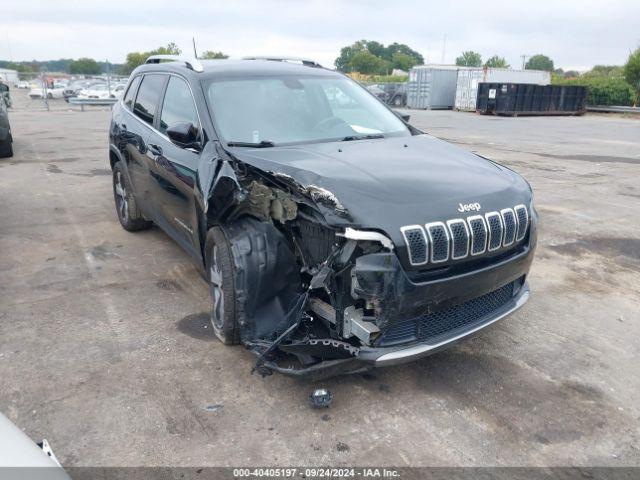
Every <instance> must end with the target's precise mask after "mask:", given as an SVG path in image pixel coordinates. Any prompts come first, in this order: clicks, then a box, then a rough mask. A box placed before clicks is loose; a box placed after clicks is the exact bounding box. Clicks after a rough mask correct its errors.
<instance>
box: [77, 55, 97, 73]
mask: <svg viewBox="0 0 640 480" xmlns="http://www.w3.org/2000/svg"><path fill="white" fill-rule="evenodd" d="M101 70H102V69H101V68H100V64H99V63H98V62H96V61H95V60H94V59H93V58H86V57H85V58H79V59H78V60H73V61H72V62H71V63H70V64H69V73H72V74H80V75H97V74H99V73H100V72H101Z"/></svg>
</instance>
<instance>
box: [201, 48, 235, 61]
mask: <svg viewBox="0 0 640 480" xmlns="http://www.w3.org/2000/svg"><path fill="white" fill-rule="evenodd" d="M198 58H201V59H203V60H214V59H217V58H229V55H225V54H224V53H222V52H214V51H213V50H205V51H204V52H202V53H201V54H200V55H199V56H198Z"/></svg>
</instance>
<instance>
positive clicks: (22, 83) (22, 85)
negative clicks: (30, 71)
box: [16, 80, 31, 88]
mask: <svg viewBox="0 0 640 480" xmlns="http://www.w3.org/2000/svg"><path fill="white" fill-rule="evenodd" d="M16 88H31V85H29V82H27V81H25V80H21V81H19V82H18V83H16Z"/></svg>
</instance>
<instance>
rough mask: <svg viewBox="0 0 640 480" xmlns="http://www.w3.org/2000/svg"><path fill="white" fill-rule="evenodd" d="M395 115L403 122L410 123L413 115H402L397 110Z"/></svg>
mask: <svg viewBox="0 0 640 480" xmlns="http://www.w3.org/2000/svg"><path fill="white" fill-rule="evenodd" d="M393 113H395V114H396V117H398V118H399V119H401V120H402V121H404V122H407V123H409V119H410V118H411V115H409V114H408V113H400V112H397V111H396V110H394V111H393Z"/></svg>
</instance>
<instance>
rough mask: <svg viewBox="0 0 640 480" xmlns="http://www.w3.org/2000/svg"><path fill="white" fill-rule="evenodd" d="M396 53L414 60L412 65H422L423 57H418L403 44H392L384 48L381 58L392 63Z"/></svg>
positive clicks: (418, 55) (416, 53) (417, 54)
mask: <svg viewBox="0 0 640 480" xmlns="http://www.w3.org/2000/svg"><path fill="white" fill-rule="evenodd" d="M396 53H401V54H403V55H407V56H409V57H412V58H414V59H415V63H414V65H422V64H423V63H424V57H423V56H422V55H420V54H419V53H418V52H416V51H415V50H413V49H412V48H409V46H407V45H405V44H404V43H392V44H391V45H389V46H388V47H387V48H385V54H384V55H383V58H385V59H386V60H389V61H393V56H394V55H395V54H396Z"/></svg>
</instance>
